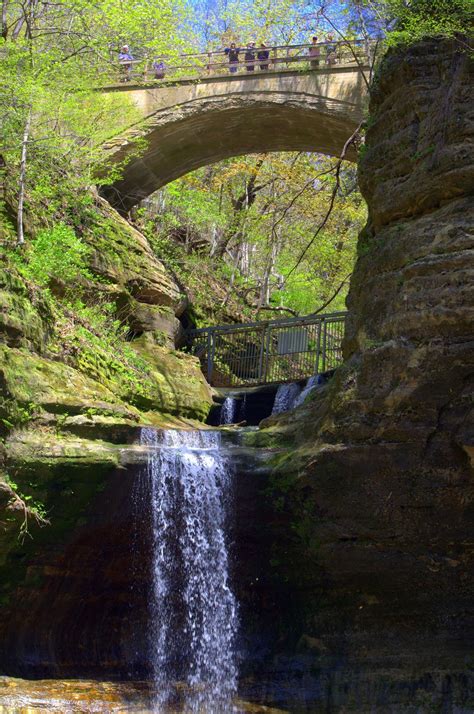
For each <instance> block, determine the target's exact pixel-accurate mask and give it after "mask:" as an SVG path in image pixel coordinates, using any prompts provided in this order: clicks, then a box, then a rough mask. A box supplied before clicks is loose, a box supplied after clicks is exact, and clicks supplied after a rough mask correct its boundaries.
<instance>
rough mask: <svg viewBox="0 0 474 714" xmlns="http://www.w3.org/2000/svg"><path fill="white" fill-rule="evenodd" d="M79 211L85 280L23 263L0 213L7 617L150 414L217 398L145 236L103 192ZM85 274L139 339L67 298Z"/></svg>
mask: <svg viewBox="0 0 474 714" xmlns="http://www.w3.org/2000/svg"><path fill="white" fill-rule="evenodd" d="M77 213H79V211H78V212H77ZM0 218H4V215H3V214H2V215H1V216H0ZM75 222H76V225H75V229H76V232H77V234H78V235H81V237H82V240H83V242H84V243H85V244H86V246H87V247H88V262H89V264H88V270H89V273H88V274H87V276H86V277H85V278H81V282H80V283H78V285H77V286H74V285H70V284H67V283H66V282H65V280H64V276H62V275H55V276H53V279H52V280H51V281H50V283H49V285H48V290H46V289H45V288H44V287H43V288H42V287H41V286H39V285H37V284H35V283H34V282H32V281H31V280H29V279H27V278H25V276H24V275H22V274H21V272H20V270H19V269H18V266H17V264H16V263H15V260H14V256H12V255H11V253H10V252H8V250H6V249H5V248H4V246H7V245H8V244H10V245H11V243H12V237H11V234H8V229H9V225H8V221H6V222H5V223H4V224H2V223H1V221H0V229H3V230H0V237H1V238H2V242H1V244H0V258H1V264H0V436H1V443H0V629H3V628H4V627H7V628H8V623H10V624H12V623H13V622H14V621H15V616H14V615H12V610H11V607H12V603H13V605H14V610H15V612H16V614H17V615H18V616H19V617H24V616H25V611H27V610H28V608H29V607H30V606H31V600H29V599H28V598H26V593H29V594H30V595H31V582H32V581H31V572H33V571H34V572H38V571H37V570H35V568H36V567H37V566H36V565H33V563H35V562H36V560H35V559H36V558H38V557H39V558H40V559H42V560H43V562H44V561H45V560H48V558H50V557H52V556H51V552H56V551H61V548H63V547H65V544H66V543H67V542H68V539H69V538H70V537H71V534H72V533H74V532H75V531H76V530H77V528H78V527H80V526H81V524H83V520H84V514H85V512H86V511H87V512H89V511H88V509H90V508H93V507H94V504H95V502H96V499H98V498H99V495H100V494H101V493H102V490H103V489H104V487H105V486H104V484H105V482H106V480H107V478H111V477H112V474H114V473H115V472H116V470H117V468H118V469H119V474H120V469H123V468H124V465H125V464H126V463H128V460H129V459H130V458H131V459H132V460H133V447H131V446H130V444H131V443H132V442H133V441H134V440H136V439H137V437H138V434H139V432H140V429H141V426H143V425H155V426H162V425H166V424H167V425H170V424H179V425H181V426H183V425H186V423H188V424H194V423H196V422H198V421H200V420H204V419H205V418H206V415H207V412H208V410H209V407H210V404H211V394H210V390H209V387H208V385H207V384H206V382H205V380H204V377H203V375H202V373H201V369H200V365H199V361H198V360H197V359H195V358H193V357H191V356H190V355H186V354H184V353H180V352H177V351H176V350H175V343H176V342H179V340H180V338H181V337H182V332H183V328H182V326H181V323H180V321H179V317H180V316H181V315H182V313H183V311H184V310H185V309H186V307H187V298H186V296H185V294H184V293H183V291H182V290H181V288H180V287H179V286H178V284H177V283H176V280H175V279H174V277H173V276H172V275H171V274H170V273H169V272H168V271H167V270H166V268H165V267H164V265H163V264H162V263H161V262H160V261H159V260H158V259H157V258H156V256H155V255H154V253H153V252H152V250H151V248H150V246H149V245H148V243H147V241H146V239H145V238H144V236H143V235H142V234H140V233H139V232H138V231H137V230H135V229H134V228H133V227H132V226H131V225H130V224H128V223H127V222H126V221H125V220H124V219H122V218H121V217H120V216H119V215H118V214H117V213H116V212H115V211H113V210H112V209H111V208H110V206H109V205H108V204H107V203H106V202H105V201H104V200H103V199H100V198H99V197H98V196H97V195H92V197H91V200H90V202H89V203H88V204H87V208H86V209H83V210H82V213H80V214H79V217H78V216H77V215H76V216H75ZM40 227H41V226H40ZM28 229H29V236H31V235H34V234H35V231H37V230H38V227H37V226H36V227H35V226H34V225H33V221H32V220H30V222H29V224H28ZM4 232H6V235H4ZM75 287H77V290H76V293H77V294H78V295H80V296H81V297H82V299H83V300H84V303H85V304H89V305H93V306H94V305H99V306H100V305H102V304H105V305H106V306H109V307H110V306H112V307H113V309H114V312H115V315H116V316H117V318H118V319H119V320H120V321H121V323H123V325H124V329H128V333H129V341H127V340H124V339H123V338H122V340H121V341H120V339H119V338H117V341H116V344H114V343H109V342H107V341H104V340H103V339H101V338H102V336H101V334H100V332H98V331H97V329H96V330H95V331H94V328H93V327H92V328H91V327H90V325H89V324H88V323H87V322H84V320H83V319H82V318H81V317H80V315H78V314H75V313H74V312H73V311H72V308H69V307H68V306H67V304H66V306H65V303H64V302H61V298H62V296H63V293H65V292H66V291H69V292H71V290H72V291H73V293H74V288H75ZM86 314H87V313H86ZM130 454H131V456H130ZM43 518H46V519H47V521H48V523H44V522H43V521H42V519H43ZM26 531H28V532H26ZM31 568H33V570H31ZM35 579H36V580H38V578H37V577H36V576H35V577H34V578H33V580H35ZM28 582H29V583H30V585H28V584H26V585H25V583H28ZM18 587H20V591H18V590H17V588H18ZM21 588H23V590H21ZM25 588H26V589H25ZM20 592H22V593H23V599H25V598H26V601H27V604H26V606H25V608H26V610H24V611H23V616H21V615H20V614H19V612H20V610H19V609H18V607H19V606H18V603H19V602H21V601H22V597H21V595H20V594H19V593H20ZM44 592H45V591H44ZM14 593H16V595H15V594H14ZM4 642H5V640H4ZM7 659H8V657H7Z"/></svg>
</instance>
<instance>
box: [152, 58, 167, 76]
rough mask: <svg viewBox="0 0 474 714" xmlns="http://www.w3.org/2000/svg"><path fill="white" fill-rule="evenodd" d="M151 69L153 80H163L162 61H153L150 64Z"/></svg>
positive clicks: (164, 68)
mask: <svg viewBox="0 0 474 714" xmlns="http://www.w3.org/2000/svg"><path fill="white" fill-rule="evenodd" d="M152 68H153V72H154V74H155V79H164V77H165V71H166V66H165V63H164V62H163V60H160V59H155V60H154V62H153V64H152Z"/></svg>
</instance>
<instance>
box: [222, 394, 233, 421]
mask: <svg viewBox="0 0 474 714" xmlns="http://www.w3.org/2000/svg"><path fill="white" fill-rule="evenodd" d="M236 411H237V400H236V399H235V398H234V397H226V398H225V399H224V403H223V404H222V408H221V418H220V423H221V424H234V423H235V414H236Z"/></svg>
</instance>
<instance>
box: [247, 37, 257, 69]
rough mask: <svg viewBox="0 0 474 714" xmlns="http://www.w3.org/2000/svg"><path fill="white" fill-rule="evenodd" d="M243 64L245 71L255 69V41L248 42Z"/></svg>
mask: <svg viewBox="0 0 474 714" xmlns="http://www.w3.org/2000/svg"><path fill="white" fill-rule="evenodd" d="M245 65H246V69H247V72H253V71H254V69H255V42H249V43H248V45H247V49H246V51H245Z"/></svg>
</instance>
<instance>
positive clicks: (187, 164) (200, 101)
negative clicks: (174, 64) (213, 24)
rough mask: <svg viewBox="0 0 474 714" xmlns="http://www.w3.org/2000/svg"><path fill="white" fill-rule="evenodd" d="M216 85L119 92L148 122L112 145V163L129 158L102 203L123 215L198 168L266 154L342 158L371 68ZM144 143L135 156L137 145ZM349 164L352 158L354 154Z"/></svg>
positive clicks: (280, 74) (238, 77)
mask: <svg viewBox="0 0 474 714" xmlns="http://www.w3.org/2000/svg"><path fill="white" fill-rule="evenodd" d="M307 67H308V62H307V60H306V66H305V67H304V68H302V69H296V70H295V69H292V68H290V69H281V70H275V71H270V72H258V71H255V72H248V73H244V74H235V75H224V76H223V75H220V76H217V77H199V78H197V79H184V80H169V81H162V82H160V83H157V82H154V83H152V82H149V83H146V82H145V83H142V84H132V83H127V84H121V85H118V86H113V87H108V88H105V89H102V90H101V91H103V92H117V91H120V92H126V93H127V94H128V95H129V96H130V97H131V99H132V100H133V102H134V103H135V105H136V106H137V107H138V109H139V110H140V112H141V114H142V116H143V119H142V120H140V121H139V122H138V123H136V124H135V125H134V126H132V127H130V129H128V130H127V131H126V132H124V134H122V135H121V136H118V137H114V139H112V140H110V141H109V142H108V143H107V145H106V148H107V149H108V150H109V152H110V161H112V162H121V161H123V160H124V159H127V157H128V156H129V155H131V156H132V158H131V159H130V160H129V161H128V163H127V165H126V167H125V170H124V172H123V175H122V178H121V179H120V180H119V181H117V182H116V183H115V184H114V185H112V186H104V187H102V191H101V192H102V195H103V196H104V197H105V198H107V199H108V200H109V201H110V203H111V204H112V205H113V206H114V207H115V208H117V209H118V210H119V211H120V212H122V213H126V212H127V211H128V210H129V209H130V208H132V207H133V206H134V205H136V204H137V203H138V202H140V201H141V200H143V199H144V198H146V196H148V195H150V194H151V193H153V192H154V191H156V190H157V189H159V188H160V187H161V186H164V185H165V184H167V183H169V182H170V181H173V180H175V179H177V178H179V177H180V176H183V175H184V174H186V173H188V172H190V171H193V170H194V169H197V168H199V167H201V166H205V165H207V164H211V163H214V162H217V161H221V160H222V159H225V158H229V157H232V156H239V155H243V154H249V153H258V152H266V151H269V152H270V151H314V152H321V153H325V154H328V155H332V156H339V155H340V153H341V150H342V148H343V146H344V144H345V142H346V141H347V139H348V138H349V137H350V136H351V134H352V132H353V131H354V130H355V129H356V128H357V126H358V124H359V122H360V121H361V120H362V116H363V109H364V106H365V101H366V96H367V74H368V67H366V66H364V65H363V64H361V63H360V62H359V63H354V62H352V63H348V64H341V65H335V66H332V67H326V66H323V67H322V68H318V69H309V68H307ZM136 137H143V138H144V139H146V145H145V149H144V150H143V151H142V152H141V154H140V155H139V156H133V153H132V152H133V139H135V138H136ZM347 158H348V159H354V158H355V152H354V149H353V148H351V149H350V150H349V152H348V155H347Z"/></svg>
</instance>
